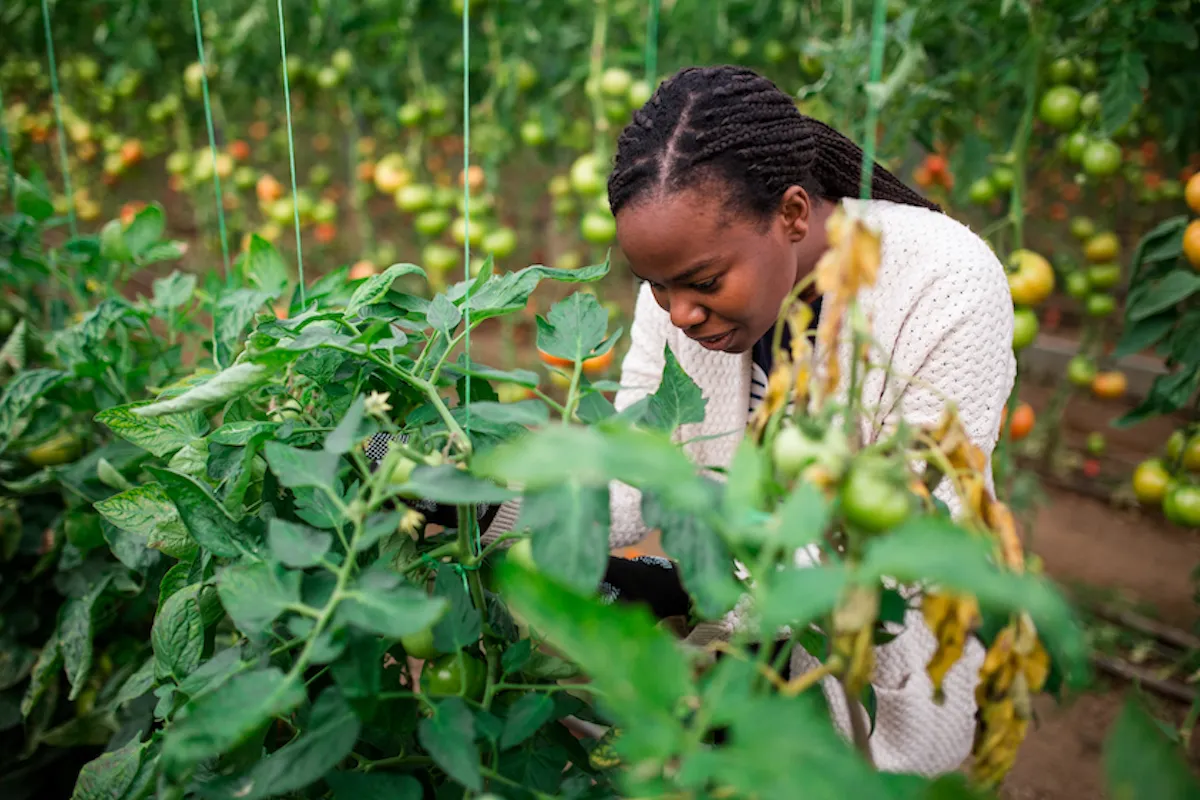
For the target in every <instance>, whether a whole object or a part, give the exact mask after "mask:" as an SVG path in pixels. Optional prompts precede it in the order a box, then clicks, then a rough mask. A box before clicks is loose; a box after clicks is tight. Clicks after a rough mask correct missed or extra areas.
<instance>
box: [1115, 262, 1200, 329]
mask: <svg viewBox="0 0 1200 800" xmlns="http://www.w3.org/2000/svg"><path fill="white" fill-rule="evenodd" d="M1197 291H1200V275H1197V274H1196V273H1195V272H1194V271H1193V270H1190V269H1177V270H1174V271H1173V272H1171V273H1170V274H1168V275H1167V276H1166V277H1165V278H1163V279H1162V280H1161V281H1159V282H1158V283H1156V284H1154V285H1153V286H1151V287H1150V288H1149V289H1148V290H1147V291H1146V292H1145V294H1141V295H1139V296H1138V297H1137V299H1136V300H1131V305H1130V307H1129V308H1127V309H1126V310H1125V317H1126V319H1128V320H1129V321H1132V322H1137V321H1138V320H1142V319H1146V318H1147V317H1150V316H1153V315H1155V314H1157V313H1159V312H1160V311H1165V310H1166V309H1168V308H1172V307H1173V306H1175V305H1177V304H1178V303H1181V302H1183V301H1184V300H1186V299H1188V298H1189V297H1191V296H1192V295H1193V294H1195V293H1196V292H1197Z"/></svg>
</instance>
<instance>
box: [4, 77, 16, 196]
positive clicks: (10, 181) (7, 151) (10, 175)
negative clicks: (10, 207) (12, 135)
mask: <svg viewBox="0 0 1200 800" xmlns="http://www.w3.org/2000/svg"><path fill="white" fill-rule="evenodd" d="M0 150H3V151H4V165H5V167H6V168H7V171H6V172H5V180H4V182H5V183H6V184H7V185H8V196H9V197H11V198H13V200H14V201H15V200H16V197H17V187H16V184H17V165H16V162H15V161H14V160H13V151H12V145H11V144H10V143H9V141H8V127H7V126H6V125H5V124H4V90H3V89H0Z"/></svg>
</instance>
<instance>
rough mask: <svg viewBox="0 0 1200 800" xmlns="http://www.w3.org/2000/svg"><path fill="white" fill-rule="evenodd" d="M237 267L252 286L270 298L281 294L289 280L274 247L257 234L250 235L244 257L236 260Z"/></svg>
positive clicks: (285, 267) (284, 266)
mask: <svg viewBox="0 0 1200 800" xmlns="http://www.w3.org/2000/svg"><path fill="white" fill-rule="evenodd" d="M237 266H238V268H239V269H240V271H241V273H242V275H244V276H245V277H246V279H247V280H248V281H249V282H250V283H251V284H252V285H254V286H256V287H258V288H259V289H261V290H262V291H263V292H266V293H267V294H268V295H270V296H271V297H279V296H280V295H281V294H283V292H284V290H286V289H287V286H288V282H289V281H290V280H291V275H290V274H289V273H288V268H287V264H285V263H284V261H283V256H281V255H279V251H278V250H276V249H275V245H273V244H271V243H270V242H268V241H267V240H266V239H264V238H262V237H261V236H259V235H258V234H257V233H252V234H250V246H249V247H248V248H247V250H246V253H245V255H243V256H241V257H240V258H238V262H237Z"/></svg>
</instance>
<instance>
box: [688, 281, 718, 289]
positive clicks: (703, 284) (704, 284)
mask: <svg viewBox="0 0 1200 800" xmlns="http://www.w3.org/2000/svg"><path fill="white" fill-rule="evenodd" d="M692 288H693V289H695V290H696V291H698V292H711V291H712V290H713V289H716V288H717V279H716V278H709V279H708V280H706V281H700V282H699V283H693V284H692Z"/></svg>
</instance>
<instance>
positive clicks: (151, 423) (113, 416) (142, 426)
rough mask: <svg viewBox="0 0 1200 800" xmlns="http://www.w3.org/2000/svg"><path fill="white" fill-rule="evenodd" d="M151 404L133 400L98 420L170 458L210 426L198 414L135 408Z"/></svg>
mask: <svg viewBox="0 0 1200 800" xmlns="http://www.w3.org/2000/svg"><path fill="white" fill-rule="evenodd" d="M146 405H149V404H148V403H131V404H129V405H124V406H114V407H112V408H106V409H104V410H103V411H101V412H100V413H99V414H97V415H96V417H95V419H96V421H97V422H99V423H100V424H102V425H106V426H107V427H108V428H109V430H111V431H112V432H113V433H115V434H117V435H118V436H120V437H121V438H122V439H125V440H126V441H128V442H130V443H132V444H135V445H137V446H138V447H140V448H142V449H143V450H146V451H147V452H149V453H151V454H153V455H156V456H158V457H159V458H167V457H169V456H170V455H171V454H172V453H174V452H175V451H176V450H178V449H179V448H181V447H183V446H184V445H186V444H190V443H191V442H192V441H193V440H195V439H199V438H200V437H201V436H203V435H204V433H205V431H206V430H207V429H208V420H207V419H205V418H204V415H202V414H198V413H176V414H163V415H155V416H154V417H152V418H150V417H146V416H142V415H139V414H138V413H137V412H136V409H137V408H139V407H145V406H146Z"/></svg>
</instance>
